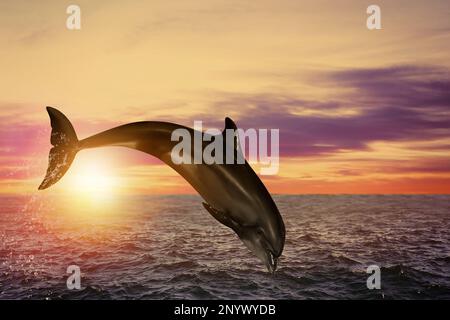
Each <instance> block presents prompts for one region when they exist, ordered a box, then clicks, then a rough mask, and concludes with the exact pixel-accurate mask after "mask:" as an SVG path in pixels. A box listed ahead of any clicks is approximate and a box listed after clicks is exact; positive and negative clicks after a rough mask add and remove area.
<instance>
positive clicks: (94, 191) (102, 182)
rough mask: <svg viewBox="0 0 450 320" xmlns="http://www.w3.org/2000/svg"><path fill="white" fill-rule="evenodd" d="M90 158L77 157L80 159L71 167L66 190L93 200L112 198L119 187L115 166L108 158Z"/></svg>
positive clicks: (79, 196) (101, 200) (103, 200)
mask: <svg viewBox="0 0 450 320" xmlns="http://www.w3.org/2000/svg"><path fill="white" fill-rule="evenodd" d="M80 158H81V157H80ZM89 158H90V157H86V158H85V157H83V158H81V159H76V160H79V161H77V162H76V163H74V165H73V166H72V167H71V168H70V176H69V177H68V179H67V184H66V190H67V191H69V192H70V193H71V194H72V195H76V196H77V197H78V198H79V199H83V200H89V201H91V202H105V201H108V200H111V199H112V198H113V196H114V194H115V193H116V192H117V191H118V187H119V183H118V179H117V177H116V175H115V171H114V168H113V167H112V165H111V163H108V161H107V160H108V159H107V158H106V159H104V158H103V159H104V160H103V161H102V160H101V159H100V158H98V157H97V158H94V159H92V158H90V159H89ZM105 160H106V161H105Z"/></svg>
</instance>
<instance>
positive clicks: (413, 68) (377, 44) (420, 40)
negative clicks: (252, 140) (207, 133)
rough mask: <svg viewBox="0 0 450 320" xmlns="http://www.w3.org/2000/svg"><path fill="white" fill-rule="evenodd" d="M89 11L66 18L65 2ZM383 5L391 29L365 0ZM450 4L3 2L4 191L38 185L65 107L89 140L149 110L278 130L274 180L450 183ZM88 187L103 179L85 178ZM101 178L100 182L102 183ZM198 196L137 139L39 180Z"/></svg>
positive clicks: (280, 183)
mask: <svg viewBox="0 0 450 320" xmlns="http://www.w3.org/2000/svg"><path fill="white" fill-rule="evenodd" d="M74 3H75V4H77V5H79V7H80V8H81V30H68V29H67V28H66V19H67V17H68V15H67V13H66V8H67V6H69V5H70V4H74ZM371 4H377V5H378V6H379V7H380V8H381V25H382V29H381V30H368V29H367V27H366V19H367V17H368V14H367V13H366V9H367V7H368V6H369V5H371ZM449 13H450V2H448V1H437V0H435V1H402V0H399V1H376V2H372V1H371V2H366V1H361V0H358V1H357V0H354V1H349V0H343V1H331V0H328V1H323V0H319V1H294V0H261V1H234V0H197V1H192V0H185V1H159V0H158V1H156V0H154V1H139V0H134V1H126V2H125V1H114V0H108V1H106V0H99V1H62V0H57V1H56V0H55V1H46V0H42V1H39V2H37V1H33V2H31V1H25V0H16V1H10V2H6V1H2V2H0V47H1V48H2V50H0V71H1V75H2V76H1V77H0V88H1V89H0V92H1V95H0V122H1V124H2V125H1V127H0V193H1V194H29V193H34V192H37V187H38V185H39V184H40V182H41V180H42V179H43V177H44V175H45V171H46V167H47V159H48V151H49V149H50V139H49V137H50V132H51V129H50V124H49V119H48V115H47V113H46V111H45V106H54V107H56V108H58V109H59V110H61V111H62V112H63V113H64V114H66V115H67V117H68V118H69V119H70V120H71V121H72V123H73V125H74V127H75V129H76V131H77V134H78V137H79V138H85V137H87V136H89V135H92V134H94V133H98V132H100V131H102V130H105V129H108V128H111V127H113V126H116V125H120V124H124V123H128V122H133V121H142V120H158V121H169V122H176V123H180V124H183V125H187V126H190V127H192V126H193V121H194V120H202V121H203V122H204V126H206V127H211V128H223V123H224V118H225V117H227V116H229V117H231V118H232V119H233V120H234V121H235V122H236V124H237V125H238V127H241V128H244V129H245V128H276V129H279V130H280V155H281V158H280V170H279V172H278V174H277V175H273V176H261V179H262V181H263V182H264V183H265V184H266V186H267V188H268V189H269V191H270V192H272V193H289V194H342V193H343V194H359V193H364V194H365V193H369V194H386V193H396V194H404V193H413V194H422V193H445V194H448V193H450V161H449V160H450V159H449V158H450V90H449V89H450V72H449V68H450V59H449V53H450V20H449V19H448V17H449ZM90 188H93V189H90ZM96 188H97V189H96ZM98 188H100V189H101V190H103V191H105V190H106V191H105V192H106V193H107V192H111V190H114V192H123V193H131V194H161V193H162V194H165V193H195V191H194V190H193V189H192V188H191V187H190V186H189V185H188V184H187V183H186V182H185V181H184V180H183V179H182V178H181V177H179V176H178V175H177V174H176V173H175V172H174V171H173V170H172V169H171V168H169V167H168V166H166V165H164V164H162V163H161V162H159V161H158V160H155V159H153V158H151V157H150V156H148V155H146V154H142V153H139V152H137V151H133V150H127V149H119V148H105V149H96V150H86V151H82V152H80V153H79V154H78V155H77V158H76V159H75V161H74V164H73V165H72V167H71V169H70V170H69V172H68V173H67V174H66V176H65V177H64V178H63V179H62V180H61V181H60V182H58V184H56V185H55V186H54V187H52V188H50V189H48V190H46V191H43V192H63V191H64V190H74V189H77V190H83V191H84V192H97V191H98Z"/></svg>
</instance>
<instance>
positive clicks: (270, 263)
mask: <svg viewBox="0 0 450 320" xmlns="http://www.w3.org/2000/svg"><path fill="white" fill-rule="evenodd" d="M267 256H268V259H267V261H266V267H267V270H268V271H269V272H270V273H272V274H273V273H275V270H276V269H277V262H278V261H277V260H278V258H277V257H275V256H274V255H273V254H272V252H270V251H269V252H268V253H267Z"/></svg>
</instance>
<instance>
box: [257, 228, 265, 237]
mask: <svg viewBox="0 0 450 320" xmlns="http://www.w3.org/2000/svg"><path fill="white" fill-rule="evenodd" d="M256 233H257V234H259V235H261V236H262V235H264V232H263V231H262V229H260V228H258V229H256Z"/></svg>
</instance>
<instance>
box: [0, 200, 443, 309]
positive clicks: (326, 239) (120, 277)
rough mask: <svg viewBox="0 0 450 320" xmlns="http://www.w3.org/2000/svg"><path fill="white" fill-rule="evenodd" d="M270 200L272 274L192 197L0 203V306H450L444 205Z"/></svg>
mask: <svg viewBox="0 0 450 320" xmlns="http://www.w3.org/2000/svg"><path fill="white" fill-rule="evenodd" d="M274 200H275V202H276V204H277V206H278V208H279V210H280V212H281V215H282V217H283V219H284V222H285V225H286V243H285V247H284V251H283V253H282V256H281V258H280V260H279V264H278V269H277V271H276V272H275V273H274V274H271V273H269V272H267V270H266V269H265V266H264V265H263V264H262V263H261V262H260V261H259V260H258V259H257V258H256V257H254V256H253V255H252V254H251V253H250V252H249V250H248V249H247V248H246V247H245V246H244V245H243V244H242V242H241V241H240V240H239V238H238V237H237V236H236V235H235V234H234V233H233V231H232V230H230V229H228V228H227V227H225V226H223V225H221V224H220V223H218V222H217V221H216V220H215V219H214V218H213V217H212V216H210V214H209V213H208V212H207V211H206V210H205V209H204V208H203V206H202V200H201V198H200V197H199V196H195V195H164V196H159V195H158V196H157V195H150V196H147V195H123V196H117V197H114V198H113V199H103V200H102V201H97V200H92V199H91V200H89V199H88V200H85V201H84V202H83V201H82V200H79V199H76V198H75V197H71V196H70V195H50V194H48V193H42V194H41V193H37V194H33V195H27V196H1V197H0V299H333V300H334V299H450V233H449V230H450V196H449V195H275V196H274ZM371 266H372V267H371ZM73 268H75V269H77V270H79V272H80V273H79V275H80V277H79V279H80V282H79V284H80V287H79V289H77V288H74V287H73V284H74V282H73V281H72V280H73V279H74V278H73V275H74V271H73V270H74V269H73ZM374 268H375V269H374ZM373 270H375V271H373ZM377 270H378V271H377ZM375 273H377V276H379V278H378V279H379V289H378V288H373V286H372V287H371V286H369V287H370V288H369V287H368V285H367V282H368V278H369V277H371V276H374V275H375ZM372 280H373V278H372ZM68 282H69V285H68ZM369 282H370V281H369ZM372 283H373V282H372ZM70 284H72V286H70Z"/></svg>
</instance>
